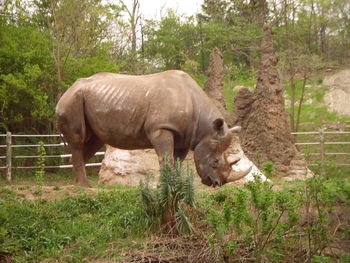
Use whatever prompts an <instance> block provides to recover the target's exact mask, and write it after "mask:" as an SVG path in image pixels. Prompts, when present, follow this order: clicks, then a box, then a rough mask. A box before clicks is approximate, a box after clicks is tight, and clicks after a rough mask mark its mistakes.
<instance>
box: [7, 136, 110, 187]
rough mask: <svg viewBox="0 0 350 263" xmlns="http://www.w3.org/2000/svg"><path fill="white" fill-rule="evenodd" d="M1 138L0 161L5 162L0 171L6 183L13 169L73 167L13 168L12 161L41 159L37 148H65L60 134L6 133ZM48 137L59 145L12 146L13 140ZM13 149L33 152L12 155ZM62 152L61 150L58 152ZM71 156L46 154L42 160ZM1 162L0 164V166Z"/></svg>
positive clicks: (64, 166) (99, 164) (97, 154)
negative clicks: (0, 152) (3, 173)
mask: <svg viewBox="0 0 350 263" xmlns="http://www.w3.org/2000/svg"><path fill="white" fill-rule="evenodd" d="M1 137H3V138H5V141H6V144H1V145H0V150H1V149H5V155H0V161H1V160H4V159H5V160H6V161H5V166H0V170H5V178H6V180H8V181H11V179H12V170H13V169H42V168H44V169H62V168H72V167H73V165H71V164H63V165H45V166H37V165H26V166H23V165H22V166H21V165H17V166H13V160H16V159H38V158H39V157H41V156H40V155H37V153H36V151H35V149H37V148H38V147H41V146H43V147H45V148H50V147H55V148H60V149H62V147H64V146H66V144H65V142H63V140H62V137H61V135H60V134H46V135H45V134H38V135H23V134H12V133H11V132H7V134H0V139H1ZM49 137H51V138H52V137H56V138H58V139H59V140H60V142H59V143H44V144H43V145H41V144H37V143H31V144H23V143H22V144H14V143H13V139H15V138H49ZM3 141H4V140H3ZM14 148H33V149H34V150H33V151H31V152H32V153H31V155H23V154H21V155H15V154H13V149H14ZM60 152H62V150H60ZM104 153H105V152H97V153H96V154H95V156H101V155H104ZM35 154H36V155H35ZM71 156H72V155H71V154H48V155H45V156H44V158H45V159H47V158H56V159H57V158H58V159H67V158H69V157H71ZM1 163H3V162H0V164H1ZM101 164H102V163H101V162H97V163H87V164H86V165H85V166H87V167H96V166H101Z"/></svg>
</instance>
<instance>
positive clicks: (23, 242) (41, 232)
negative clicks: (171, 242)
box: [0, 187, 147, 262]
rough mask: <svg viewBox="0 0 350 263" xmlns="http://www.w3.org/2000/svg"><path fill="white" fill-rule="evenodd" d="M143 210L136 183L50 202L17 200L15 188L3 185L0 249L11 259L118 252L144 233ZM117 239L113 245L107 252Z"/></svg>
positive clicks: (76, 258)
mask: <svg viewBox="0 0 350 263" xmlns="http://www.w3.org/2000/svg"><path fill="white" fill-rule="evenodd" d="M144 216H145V215H144V212H143V210H142V209H141V206H140V200H139V194H138V192H137V189H136V188H133V189H131V188H128V189H127V190H123V189H122V187H119V189H118V190H116V191H108V192H99V193H98V194H96V195H95V196H93V195H87V194H84V193H82V194H79V195H77V196H74V197H72V196H67V197H65V198H62V199H59V200H56V201H53V202H49V201H47V200H45V199H39V200H37V201H27V200H23V199H22V200H20V201H18V200H17V199H16V194H15V193H14V192H12V191H11V190H8V189H1V191H0V226H1V227H0V255H1V254H4V253H9V254H11V255H13V256H14V260H15V262H38V261H41V260H44V259H46V258H50V259H52V260H58V261H59V262H82V261H83V259H86V258H103V257H106V256H107V257H109V258H121V255H120V252H121V250H122V249H123V248H125V247H128V246H129V244H130V243H131V242H132V241H133V240H138V239H140V238H141V237H143V236H144V235H145V231H146V230H147V229H146V226H145V225H144V220H143V219H144ZM146 232H147V231H146ZM115 242H118V247H117V249H116V250H113V251H111V252H106V251H108V249H109V247H111V246H113V247H114V245H113V243H115Z"/></svg>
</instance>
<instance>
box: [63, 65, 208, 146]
mask: <svg viewBox="0 0 350 263" xmlns="http://www.w3.org/2000/svg"><path fill="white" fill-rule="evenodd" d="M201 92H202V90H201V88H200V87H198V85H197V84H196V83H195V82H194V81H193V80H192V79H191V78H190V77H189V76H188V75H187V74H186V73H184V72H181V71H166V72H162V73H157V74H152V75H144V76H128V75H120V74H113V73H99V74H96V75H93V76H91V77H90V78H86V79H80V80H78V81H77V82H76V83H75V84H74V85H73V86H72V87H71V88H70V90H68V91H67V94H68V95H67V96H66V99H65V101H67V100H69V99H67V98H73V97H79V96H82V97H83V101H84V113H85V118H86V121H87V122H88V124H89V126H90V128H91V129H92V130H93V132H94V133H95V134H96V135H97V136H98V137H99V138H101V139H102V140H103V141H104V142H106V143H107V144H110V145H112V146H115V147H119V148H125V149H133V148H134V149H136V148H148V147H151V145H150V142H149V141H148V139H147V133H148V132H150V131H152V130H155V129H158V128H167V129H171V130H174V131H176V133H177V134H179V136H180V137H183V138H184V140H185V137H186V136H187V137H188V136H189V134H191V130H192V128H193V127H192V126H193V125H194V123H195V118H196V114H195V110H196V109H195V108H196V107H197V106H194V101H193V100H194V98H195V99H196V100H198V98H200V97H201V96H203V94H202V93H201ZM65 95H66V94H65ZM62 99H63V98H62Z"/></svg>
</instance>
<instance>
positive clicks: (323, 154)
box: [320, 128, 325, 167]
mask: <svg viewBox="0 0 350 263" xmlns="http://www.w3.org/2000/svg"><path fill="white" fill-rule="evenodd" d="M324 157H325V150H324V128H322V129H321V130H320V161H321V165H322V167H323V166H324V159H325V158H324Z"/></svg>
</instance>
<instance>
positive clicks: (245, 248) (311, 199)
mask: <svg viewBox="0 0 350 263" xmlns="http://www.w3.org/2000/svg"><path fill="white" fill-rule="evenodd" d="M336 181H337V180H335V178H327V177H325V176H322V175H319V176H315V177H312V178H309V179H308V180H306V181H305V182H304V183H303V185H304V186H303V187H300V185H299V186H294V187H292V188H286V189H284V190H274V189H273V186H272V184H271V183H269V182H263V181H261V180H260V179H259V178H258V177H256V178H255V180H254V181H252V182H249V183H247V184H246V185H245V186H244V187H242V188H236V187H234V188H231V187H228V188H226V189H223V190H221V191H219V192H216V193H214V194H212V195H211V196H210V200H212V203H211V204H210V205H209V206H206V207H207V210H208V214H209V217H208V222H209V223H210V225H211V226H212V227H213V232H212V233H211V234H208V240H209V244H210V245H211V247H212V248H213V249H220V251H221V254H222V257H223V259H224V260H225V262H231V261H230V260H234V261H239V262H240V260H243V259H251V260H248V261H247V262H286V261H288V260H289V259H291V258H294V259H295V260H296V261H303V262H347V261H346V260H348V259H349V255H346V254H345V253H344V254H342V253H338V254H329V253H328V252H327V248H329V246H330V245H331V244H332V243H333V242H334V241H335V240H338V239H339V238H340V237H341V236H343V235H344V234H345V235H346V233H347V231H348V230H346V229H348V227H346V226H343V228H342V229H341V228H340V227H337V226H333V225H332V224H331V221H332V220H333V219H332V212H334V207H335V206H339V204H342V205H343V206H344V205H345V206H346V205H347V204H348V202H349V197H345V195H346V194H347V193H348V192H349V189H347V188H348V187H349V186H345V187H344V186H336V185H335V184H334V182H336ZM348 196H349V195H348ZM346 200H347V201H346ZM333 217H334V216H333ZM305 244H307V245H305Z"/></svg>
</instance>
